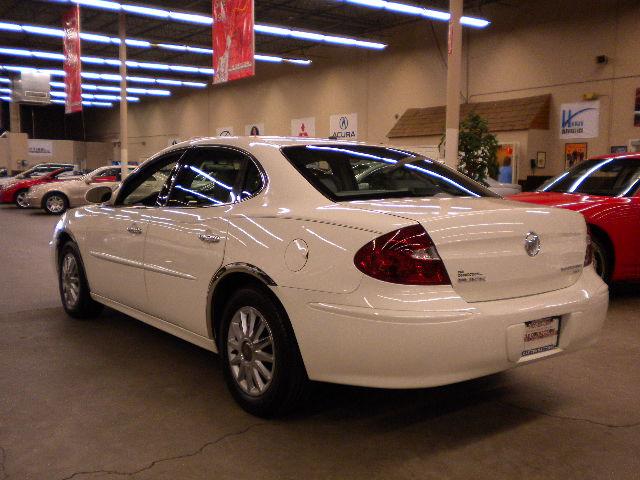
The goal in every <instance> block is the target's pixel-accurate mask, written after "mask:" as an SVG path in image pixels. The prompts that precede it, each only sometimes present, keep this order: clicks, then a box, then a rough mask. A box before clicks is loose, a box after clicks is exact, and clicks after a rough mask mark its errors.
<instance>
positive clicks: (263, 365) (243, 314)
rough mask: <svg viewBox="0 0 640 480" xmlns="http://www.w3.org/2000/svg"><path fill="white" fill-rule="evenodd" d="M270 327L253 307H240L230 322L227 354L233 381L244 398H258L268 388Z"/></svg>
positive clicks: (271, 358) (272, 364)
mask: <svg viewBox="0 0 640 480" xmlns="http://www.w3.org/2000/svg"><path fill="white" fill-rule="evenodd" d="M275 353H276V352H275V351H274V348H273V335H272V334H271V328H270V327H269V324H268V323H267V322H266V321H265V319H264V317H263V316H262V314H261V313H260V312H259V311H258V310H256V309H255V308H253V307H242V308H240V309H239V310H238V311H237V312H236V313H235V315H234V316H233V318H232V319H231V326H230V328H229V333H228V335H227V355H228V358H229V365H230V367H231V372H232V373H233V378H234V380H235V382H236V383H237V384H238V386H239V387H240V389H241V390H242V391H243V392H244V393H246V394H247V395H250V396H253V397H256V396H260V395H262V394H263V393H264V392H265V391H266V390H267V389H268V388H269V386H270V385H271V380H272V378H273V370H274V367H275V358H276V355H275Z"/></svg>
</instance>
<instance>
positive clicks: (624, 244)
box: [509, 153, 640, 281]
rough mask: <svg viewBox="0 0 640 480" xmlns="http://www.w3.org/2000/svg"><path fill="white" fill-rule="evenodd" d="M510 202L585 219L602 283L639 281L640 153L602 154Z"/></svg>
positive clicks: (595, 263) (516, 196) (513, 196)
mask: <svg viewBox="0 0 640 480" xmlns="http://www.w3.org/2000/svg"><path fill="white" fill-rule="evenodd" d="M509 199H511V200H517V201H520V202H530V203H536V204H538V205H545V206H551V207H559V208H566V209H568V210H574V211H576V212H580V213H582V215H584V217H585V219H586V221H587V225H588V226H589V232H590V234H591V240H592V246H593V251H594V266H595V268H596V271H597V272H598V273H599V274H600V276H601V277H602V278H603V279H604V280H605V281H623V280H640V153H629V154H622V155H621V154H615V155H602V156H600V157H593V158H590V159H589V160H587V161H585V162H583V163H580V164H579V165H577V166H575V167H574V168H572V169H571V170H569V171H566V172H564V173H563V174H561V175H558V176H557V177H555V178H552V179H550V180H548V181H547V182H546V183H545V184H544V185H542V186H541V187H540V188H539V189H538V191H536V192H531V193H520V194H517V195H511V196H510V197H509Z"/></svg>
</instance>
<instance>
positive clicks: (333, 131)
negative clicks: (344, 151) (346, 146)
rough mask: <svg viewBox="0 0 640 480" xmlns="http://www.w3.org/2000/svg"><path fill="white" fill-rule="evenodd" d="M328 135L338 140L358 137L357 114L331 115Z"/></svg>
mask: <svg viewBox="0 0 640 480" xmlns="http://www.w3.org/2000/svg"><path fill="white" fill-rule="evenodd" d="M329 136H330V137H335V138H337V139H339V140H355V139H356V138H357V137H358V114H357V113H341V114H338V115H331V116H330V117H329Z"/></svg>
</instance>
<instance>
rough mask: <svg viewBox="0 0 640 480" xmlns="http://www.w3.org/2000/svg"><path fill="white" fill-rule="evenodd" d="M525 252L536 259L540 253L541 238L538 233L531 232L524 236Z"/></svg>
mask: <svg viewBox="0 0 640 480" xmlns="http://www.w3.org/2000/svg"><path fill="white" fill-rule="evenodd" d="M524 251H525V252H527V255H529V256H530V257H535V256H536V255H537V254H538V252H540V237H539V236H538V234H537V233H536V232H529V233H527V234H526V235H525V236H524Z"/></svg>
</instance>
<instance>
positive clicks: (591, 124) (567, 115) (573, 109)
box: [560, 100, 600, 138]
mask: <svg viewBox="0 0 640 480" xmlns="http://www.w3.org/2000/svg"><path fill="white" fill-rule="evenodd" d="M599 126H600V100H594V101H592V102H578V103H563V104H562V105H560V138H595V137H597V136H598V133H599Z"/></svg>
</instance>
